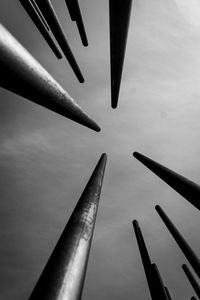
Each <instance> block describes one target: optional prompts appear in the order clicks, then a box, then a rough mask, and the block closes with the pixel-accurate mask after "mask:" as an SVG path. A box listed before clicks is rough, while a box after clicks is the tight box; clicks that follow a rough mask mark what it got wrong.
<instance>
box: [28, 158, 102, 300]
mask: <svg viewBox="0 0 200 300" xmlns="http://www.w3.org/2000/svg"><path fill="white" fill-rule="evenodd" d="M106 158H107V157H106V154H103V155H102V156H101V158H100V160H99V162H98V164H97V166H96V168H95V170H94V172H93V174H92V176H91V177H90V180H89V181H88V184H87V186H86V188H85V190H84V191H83V193H82V195H81V198H80V200H79V201H78V203H77V205H76V207H75V209H74V211H73V213H72V215H71V217H70V219H69V221H68V223H67V226H66V227H65V229H64V231H63V233H62V235H61V237H60V239H59V241H58V243H57V245H56V247H55V249H54V251H53V253H52V255H51V257H50V259H49V261H48V263H47V265H46V267H45V269H44V271H43V273H42V275H41V277H40V279H39V281H38V283H37V284H36V287H35V289H34V291H33V293H32V295H31V297H30V300H39V299H41V300H79V299H81V294H82V289H83V284H84V279H85V273H86V268H87V262H88V257H89V252H90V247H91V242H92V236H93V230H94V226H95V220H96V215H97V210H98V204H99V198H100V193H101V187H102V183H103V177H104V171H105V166H106Z"/></svg>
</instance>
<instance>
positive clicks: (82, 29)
mask: <svg viewBox="0 0 200 300" xmlns="http://www.w3.org/2000/svg"><path fill="white" fill-rule="evenodd" d="M74 4H75V7H76V11H75V13H76V23H77V27H78V31H79V34H80V37H81V41H82V44H83V46H85V47H87V46H88V39H87V35H86V31H85V27H84V23H83V18H82V14H81V10H80V6H79V3H78V0H74Z"/></svg>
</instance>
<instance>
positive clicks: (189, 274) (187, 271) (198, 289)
mask: <svg viewBox="0 0 200 300" xmlns="http://www.w3.org/2000/svg"><path fill="white" fill-rule="evenodd" d="M182 268H183V271H184V272H185V275H186V276H187V278H188V280H189V282H190V284H191V286H192V287H193V289H194V290H195V292H196V294H197V296H198V298H199V299H200V286H199V284H198V282H197V281H196V279H195V278H194V276H193V274H192V272H191V271H190V269H189V268H188V266H187V265H185V264H184V265H182Z"/></svg>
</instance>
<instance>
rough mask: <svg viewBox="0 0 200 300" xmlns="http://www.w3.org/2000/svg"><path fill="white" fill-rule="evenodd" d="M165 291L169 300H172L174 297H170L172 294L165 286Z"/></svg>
mask: <svg viewBox="0 0 200 300" xmlns="http://www.w3.org/2000/svg"><path fill="white" fill-rule="evenodd" d="M165 291H166V294H167V297H168V299H169V300H172V297H171V295H170V292H169V289H168V288H167V287H166V286H165Z"/></svg>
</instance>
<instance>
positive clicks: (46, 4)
mask: <svg viewBox="0 0 200 300" xmlns="http://www.w3.org/2000/svg"><path fill="white" fill-rule="evenodd" d="M35 2H36V4H37V5H38V7H39V9H40V11H41V13H42V14H43V16H44V18H45V20H46V21H47V23H48V25H49V27H50V29H51V31H52V33H53V35H54V37H55V39H56V40H57V42H58V44H59V45H60V48H61V49H62V51H63V53H64V55H65V57H66V58H67V60H68V62H69V64H70V66H71V68H72V70H73V71H74V73H75V75H76V77H77V78H78V80H79V81H80V82H81V83H83V82H84V78H83V75H82V73H81V71H80V68H79V66H78V64H77V62H76V60H75V58H74V55H73V53H72V51H71V49H70V47H69V44H68V42H67V40H66V38H65V35H64V32H63V30H62V27H61V25H60V23H59V20H58V18H57V16H56V13H55V11H54V9H53V6H52V4H51V2H50V0H42V1H41V0H35Z"/></svg>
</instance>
